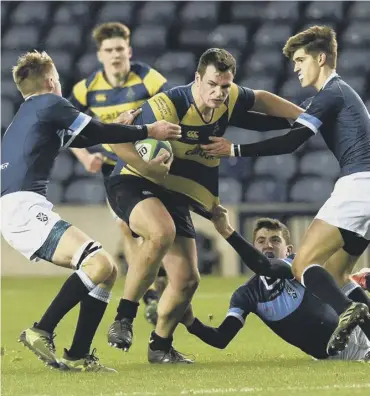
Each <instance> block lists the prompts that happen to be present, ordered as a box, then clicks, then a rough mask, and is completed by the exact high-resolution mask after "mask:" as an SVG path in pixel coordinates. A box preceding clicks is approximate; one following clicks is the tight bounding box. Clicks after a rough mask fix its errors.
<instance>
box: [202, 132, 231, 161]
mask: <svg viewBox="0 0 370 396" xmlns="http://www.w3.org/2000/svg"><path fill="white" fill-rule="evenodd" d="M209 140H211V141H212V143H210V144H202V145H201V146H200V147H201V148H202V150H204V151H205V152H206V153H207V154H210V155H213V156H215V157H230V156H231V148H232V143H231V142H230V140H227V139H225V138H223V137H216V136H210V138H209Z"/></svg>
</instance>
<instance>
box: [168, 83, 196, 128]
mask: <svg viewBox="0 0 370 396" xmlns="http://www.w3.org/2000/svg"><path fill="white" fill-rule="evenodd" d="M192 85H193V83H190V84H188V85H181V86H178V87H173V88H171V89H169V90H168V91H165V92H164V93H163V94H164V95H166V96H167V97H168V98H169V99H170V100H171V102H172V103H173V105H174V106H175V108H176V111H177V114H178V117H179V119H180V120H181V118H182V117H183V116H184V115H185V114H186V112H187V111H188V110H189V108H190V106H191V104H192V103H193V96H192V93H191V87H192Z"/></svg>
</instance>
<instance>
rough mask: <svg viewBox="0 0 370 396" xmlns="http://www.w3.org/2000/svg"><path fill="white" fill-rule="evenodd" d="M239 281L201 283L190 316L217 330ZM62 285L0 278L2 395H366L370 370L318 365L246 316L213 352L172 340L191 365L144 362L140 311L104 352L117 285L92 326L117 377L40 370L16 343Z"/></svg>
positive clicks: (191, 341)
mask: <svg viewBox="0 0 370 396" xmlns="http://www.w3.org/2000/svg"><path fill="white" fill-rule="evenodd" d="M243 281H244V278H237V279H236V278H234V279H225V278H214V277H209V278H203V279H202V282H201V286H200V288H199V290H198V291H197V294H196V296H195V299H194V307H195V313H196V315H197V316H198V317H199V318H200V319H202V320H203V321H206V322H207V321H209V319H208V317H209V315H210V314H212V315H213V320H212V323H213V324H215V325H218V324H219V323H220V322H221V321H222V320H223V318H224V316H225V313H226V310H227V307H228V302H229V297H230V295H231V293H232V292H233V290H235V289H236V287H237V286H238V285H240V284H242V283H243ZM63 282H64V279H62V278H3V279H2V317H1V319H2V332H1V335H2V344H1V345H2V349H1V351H2V357H1V362H2V384H1V390H2V392H1V394H2V395H4V396H62V395H63V396H85V395H86V396H141V395H143V396H145V395H146V396H162V395H163V396H168V395H208V394H216V395H217V394H220V395H249V394H250V395H262V396H264V395H266V396H269V395H271V396H272V395H274V396H280V395H281V396H282V395H284V396H286V395H288V394H289V395H292V396H295V395H314V396H319V395H325V396H328V395H338V396H343V395H351V396H355V395H370V364H364V363H355V362H317V361H313V360H312V359H311V358H310V357H309V356H306V355H305V354H303V353H302V352H301V351H300V350H298V349H296V348H294V347H291V346H289V345H288V344H286V343H285V342H283V341H282V340H280V339H279V338H278V337H277V336H275V335H274V334H273V333H272V332H271V331H270V330H269V329H268V328H267V327H266V326H264V325H263V323H262V322H261V321H260V320H259V319H258V318H256V317H254V316H253V315H251V316H250V317H248V319H247V321H246V325H245V328H244V329H243V330H241V332H240V333H239V334H238V336H237V337H236V339H235V340H234V341H233V342H232V343H231V344H230V345H229V347H228V348H227V349H226V350H223V351H219V350H217V349H214V348H212V347H209V346H207V345H205V344H203V343H202V342H201V341H199V340H198V339H197V338H195V337H194V336H191V335H190V334H188V333H187V332H186V331H185V330H184V328H183V327H182V326H179V328H178V329H177V331H176V333H175V347H176V348H177V349H178V350H179V351H182V352H184V353H192V354H194V355H195V357H196V364H194V365H186V366H182V365H181V366H166V365H163V366H158V365H156V366H152V365H149V364H148V363H147V361H146V352H147V342H148V338H149V333H150V331H151V326H150V325H149V324H148V323H147V322H146V321H145V320H144V317H143V308H142V306H141V307H140V309H139V314H138V318H137V319H136V322H135V327H134V330H135V339H134V344H133V346H132V348H131V350H130V352H128V353H124V352H121V351H118V350H116V349H113V348H111V347H109V346H108V345H107V342H106V331H107V329H108V327H109V325H110V323H111V322H112V320H113V317H114V315H115V309H116V305H117V302H118V300H119V297H120V291H121V290H122V285H123V281H122V280H120V281H119V282H118V284H117V286H116V288H115V290H114V295H113V299H112V301H111V303H110V306H109V307H108V310H107V313H106V315H105V317H104V319H103V322H102V324H101V325H100V327H99V330H98V333H97V335H96V338H95V341H94V343H93V347H96V348H97V351H98V355H99V357H100V358H101V361H102V363H103V364H105V365H108V366H110V367H114V368H115V369H117V370H118V371H119V373H118V374H94V373H63V372H59V371H57V370H50V369H47V368H45V367H44V366H43V364H42V363H41V362H40V361H39V360H37V358H36V357H35V356H34V355H33V354H32V353H31V352H30V351H28V350H27V349H26V348H24V347H23V346H22V345H21V344H19V343H17V338H18V336H19V334H20V333H21V331H22V330H23V329H24V328H26V327H29V326H31V325H32V324H33V322H34V321H37V320H38V319H39V318H40V315H41V314H42V313H43V312H44V310H45V309H46V307H47V306H48V304H49V303H50V301H51V299H52V298H53V297H54V295H55V294H56V292H57V290H59V288H60V286H61V285H62V283H63ZM76 318H77V309H75V310H74V311H72V312H71V313H70V314H68V316H67V317H65V318H64V320H63V321H62V322H61V323H60V325H59V326H58V328H57V331H56V332H57V337H56V339H55V342H56V346H57V352H58V354H59V355H60V354H61V353H62V349H63V347H69V345H70V342H71V338H72V334H73V331H74V325H75V323H76Z"/></svg>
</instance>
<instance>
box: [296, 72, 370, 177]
mask: <svg viewBox="0 0 370 396" xmlns="http://www.w3.org/2000/svg"><path fill="white" fill-rule="evenodd" d="M304 107H305V108H306V111H305V112H304V113H303V114H301V115H300V116H299V117H298V118H297V120H296V121H297V122H299V123H300V124H303V125H305V126H306V127H308V128H309V129H310V130H311V131H313V132H314V133H317V132H318V131H320V132H321V134H322V136H323V138H324V140H325V142H326V144H327V146H328V148H329V149H330V150H331V151H332V152H333V154H334V155H335V157H336V158H337V160H338V162H339V165H340V168H341V176H346V175H350V174H352V173H356V172H369V171H370V116H369V113H368V111H367V109H366V106H365V105H364V103H363V101H362V100H361V98H360V97H359V95H358V94H357V93H356V92H355V91H354V90H353V89H352V88H351V87H350V86H349V85H348V84H347V83H346V82H344V81H343V80H342V79H341V78H340V77H339V76H338V75H334V76H333V77H332V78H331V79H330V80H329V81H328V82H327V83H326V85H325V86H324V87H323V89H321V90H320V91H319V92H318V93H317V94H316V95H315V96H314V97H312V98H310V99H308V100H306V101H305V102H304Z"/></svg>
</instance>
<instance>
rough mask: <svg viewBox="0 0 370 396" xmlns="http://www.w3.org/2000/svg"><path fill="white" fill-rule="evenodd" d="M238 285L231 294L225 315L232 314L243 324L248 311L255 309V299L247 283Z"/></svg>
mask: <svg viewBox="0 0 370 396" xmlns="http://www.w3.org/2000/svg"><path fill="white" fill-rule="evenodd" d="M250 282H251V281H249V282H247V283H246V284H245V285H243V286H240V287H239V289H237V290H236V291H235V292H234V294H233V295H232V296H231V299H230V304H229V309H228V311H227V314H226V316H234V317H235V318H237V319H239V320H240V322H241V323H242V324H243V325H244V323H245V319H246V317H247V316H248V314H249V313H251V312H254V311H255V310H256V304H257V303H256V299H255V297H254V296H253V293H252V291H251V289H250V287H249V283H250Z"/></svg>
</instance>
